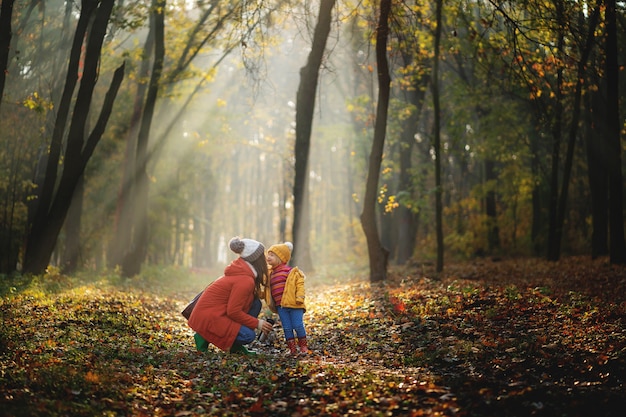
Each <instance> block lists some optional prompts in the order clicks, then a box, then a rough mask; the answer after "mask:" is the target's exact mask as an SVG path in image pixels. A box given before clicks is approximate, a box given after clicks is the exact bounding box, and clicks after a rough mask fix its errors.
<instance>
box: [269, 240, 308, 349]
mask: <svg viewBox="0 0 626 417" xmlns="http://www.w3.org/2000/svg"><path fill="white" fill-rule="evenodd" d="M292 251H293V244H292V243H291V242H285V243H279V244H276V245H272V246H270V248H269V249H268V250H267V263H268V264H269V266H270V267H271V271H270V288H269V291H267V292H266V294H265V301H266V302H267V305H268V306H269V307H270V309H271V310H272V311H273V312H275V313H278V317H280V321H281V324H282V327H283V331H284V333H285V340H286V342H287V347H288V348H289V352H290V353H291V354H292V355H296V354H297V353H298V349H297V346H298V347H300V352H301V353H303V354H305V353H308V351H309V349H308V346H307V340H306V331H305V329H304V322H303V317H304V313H305V311H306V306H305V304H304V278H305V277H304V274H303V273H302V272H301V271H300V269H298V267H293V268H292V267H290V266H289V265H287V263H288V262H289V260H290V259H291V252H292ZM294 331H295V333H296V336H297V337H298V342H297V346H296V339H295V337H294Z"/></svg>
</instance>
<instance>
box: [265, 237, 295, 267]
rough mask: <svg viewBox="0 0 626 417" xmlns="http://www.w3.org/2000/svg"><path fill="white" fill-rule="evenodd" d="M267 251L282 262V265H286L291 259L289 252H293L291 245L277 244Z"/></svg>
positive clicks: (289, 243) (287, 243) (286, 243)
mask: <svg viewBox="0 0 626 417" xmlns="http://www.w3.org/2000/svg"><path fill="white" fill-rule="evenodd" d="M267 251H268V252H274V253H275V254H276V256H278V257H279V258H280V260H281V261H283V263H287V262H289V260H290V259H291V252H293V243H291V242H285V243H278V244H276V245H272V246H270V248H269V249H268V250H267Z"/></svg>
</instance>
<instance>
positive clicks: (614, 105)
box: [604, 0, 626, 265]
mask: <svg viewBox="0 0 626 417" xmlns="http://www.w3.org/2000/svg"><path fill="white" fill-rule="evenodd" d="M615 3H616V1H615V0H606V43H605V50H604V53H605V59H606V81H607V87H608V89H607V106H606V113H605V114H606V126H607V130H608V132H607V133H608V135H607V137H606V141H607V148H608V149H609V153H608V156H609V160H608V163H607V165H608V167H609V227H610V229H609V236H610V245H609V256H610V259H611V263H612V264H620V265H621V264H625V263H626V243H625V241H624V211H623V192H624V182H623V176H622V156H621V154H622V146H621V142H620V128H621V120H620V116H619V63H618V62H617V54H618V52H619V51H618V48H617V22H616V11H615V7H616V4H615Z"/></svg>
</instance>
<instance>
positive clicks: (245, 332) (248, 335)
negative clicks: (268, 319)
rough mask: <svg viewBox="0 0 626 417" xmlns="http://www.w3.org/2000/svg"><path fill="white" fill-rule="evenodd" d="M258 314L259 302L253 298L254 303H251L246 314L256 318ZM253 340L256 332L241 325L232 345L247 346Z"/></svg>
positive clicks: (259, 309)
mask: <svg viewBox="0 0 626 417" xmlns="http://www.w3.org/2000/svg"><path fill="white" fill-rule="evenodd" d="M260 312H261V300H259V299H258V298H255V299H254V301H252V306H250V310H249V311H248V314H250V315H251V316H252V317H258V316H259V313H260ZM255 338H256V332H255V331H254V330H253V329H251V328H249V327H246V326H243V325H242V326H241V328H240V329H239V333H238V334H237V337H236V338H235V342H234V343H233V344H235V345H247V344H248V343H251V342H252V341H253V340H254V339H255Z"/></svg>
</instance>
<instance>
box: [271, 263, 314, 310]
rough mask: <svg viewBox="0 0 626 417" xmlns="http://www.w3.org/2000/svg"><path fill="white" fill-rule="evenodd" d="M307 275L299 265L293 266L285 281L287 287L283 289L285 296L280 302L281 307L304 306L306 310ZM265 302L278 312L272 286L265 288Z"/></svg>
mask: <svg viewBox="0 0 626 417" xmlns="http://www.w3.org/2000/svg"><path fill="white" fill-rule="evenodd" d="M305 278H306V277H305V276H304V274H303V273H302V271H300V269H299V268H298V267H297V266H294V267H293V268H291V271H289V275H287V281H286V282H285V289H284V291H283V298H282V300H281V302H280V305H281V307H287V308H302V309H304V311H306V306H305V304H304V280H305ZM265 302H266V303H267V305H268V307H269V308H270V310H272V311H273V312H274V313H276V306H275V305H274V298H273V297H272V290H271V288H266V289H265Z"/></svg>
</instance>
